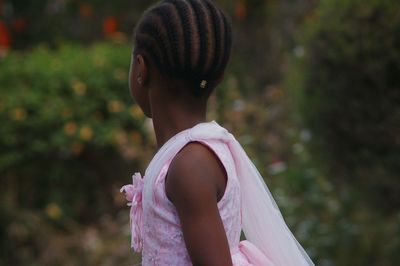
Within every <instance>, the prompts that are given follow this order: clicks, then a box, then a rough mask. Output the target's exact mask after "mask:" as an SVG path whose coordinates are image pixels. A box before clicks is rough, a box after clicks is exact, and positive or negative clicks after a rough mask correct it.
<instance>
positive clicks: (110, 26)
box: [103, 16, 118, 36]
mask: <svg viewBox="0 0 400 266" xmlns="http://www.w3.org/2000/svg"><path fill="white" fill-rule="evenodd" d="M117 27H118V23H117V19H116V18H115V17H114V16H109V17H106V18H105V19H104V20H103V32H104V34H105V35H106V36H110V35H112V34H113V33H115V32H116V31H117Z"/></svg>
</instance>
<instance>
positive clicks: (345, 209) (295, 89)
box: [286, 0, 400, 265]
mask: <svg viewBox="0 0 400 266" xmlns="http://www.w3.org/2000/svg"><path fill="white" fill-rule="evenodd" d="M399 12H400V3H399V2H396V1H375V0H372V1H359V0H353V1H330V0H326V1H321V2H320V3H319V4H318V5H317V7H316V10H315V12H314V15H312V16H310V17H309V18H308V21H307V22H306V23H305V24H304V25H303V26H302V29H301V30H300V31H299V32H298V35H299V37H298V40H299V44H298V46H297V47H296V48H295V49H294V56H292V58H293V60H292V68H290V70H289V72H288V77H287V82H286V86H287V87H288V90H289V93H290V96H291V103H294V104H295V105H296V106H297V108H293V109H292V114H293V117H294V118H295V119H296V121H297V122H298V123H299V126H298V127H299V128H302V127H303V128H304V129H303V131H305V132H309V133H307V134H305V135H304V134H300V135H303V141H299V142H298V144H301V147H302V146H305V147H307V148H308V149H303V148H301V149H300V151H299V152H298V159H296V160H294V161H293V162H294V165H293V166H294V168H293V167H292V171H293V170H294V171H293V172H292V174H294V175H298V174H300V173H303V174H305V175H307V176H309V177H310V179H309V182H308V184H307V185H306V186H305V187H303V188H304V189H306V188H307V189H312V188H313V187H314V188H316V187H318V186H319V185H321V182H323V183H326V186H325V189H323V187H320V189H317V190H313V191H312V195H310V196H307V202H309V203H311V206H313V209H312V212H311V213H309V214H308V215H309V217H313V216H314V215H316V216H317V217H318V218H317V220H316V221H315V223H314V224H313V225H312V226H310V227H309V229H310V231H309V233H310V234H311V235H313V238H314V241H317V242H316V243H318V244H317V245H316V247H317V250H318V249H319V248H321V249H319V250H318V251H317V254H318V256H321V259H322V258H324V259H323V260H321V261H320V262H321V263H324V262H325V263H327V265H331V264H330V263H334V264H337V265H395V264H396V262H398V261H399V259H400V257H399V253H398V250H400V241H399V237H398V236H399V235H400V226H399V224H400V216H399V214H398V210H399V206H400V179H399V172H400V168H399V167H400V164H399V162H400V141H399V125H400V78H399V75H398V73H400V45H399V44H400V32H399V30H398V29H399V28H400V16H399ZM304 136H307V137H306V138H304ZM299 139H300V140H301V138H299ZM304 139H305V141H304ZM298 144H296V145H298ZM297 150H299V149H297ZM296 169H303V170H296ZM295 180H300V179H299V178H295ZM318 194H320V195H319V196H318ZM313 198H314V199H315V201H314V200H312V199H313ZM318 206H319V207H318ZM309 221H310V222H312V221H313V219H312V218H311V219H310V220H309ZM324 221H326V222H327V223H326V224H324ZM321 240H323V241H322V242H320V241H321ZM314 243H315V242H314ZM323 246H325V248H322V247H323ZM314 247H315V246H314ZM321 265H322V264H321Z"/></svg>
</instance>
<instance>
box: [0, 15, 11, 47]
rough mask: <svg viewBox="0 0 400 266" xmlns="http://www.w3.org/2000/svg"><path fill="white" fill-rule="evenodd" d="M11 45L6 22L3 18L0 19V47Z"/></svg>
mask: <svg viewBox="0 0 400 266" xmlns="http://www.w3.org/2000/svg"><path fill="white" fill-rule="evenodd" d="M10 45H11V38H10V34H9V32H8V30H7V27H6V24H5V23H4V22H3V21H2V20H0V47H3V48H9V47H10Z"/></svg>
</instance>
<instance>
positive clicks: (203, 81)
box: [134, 0, 232, 95]
mask: <svg viewBox="0 0 400 266" xmlns="http://www.w3.org/2000/svg"><path fill="white" fill-rule="evenodd" d="M134 42H135V51H134V53H135V54H138V53H140V54H142V55H143V56H144V57H145V59H147V60H149V61H150V62H151V63H153V64H154V66H155V67H156V68H157V69H158V70H159V72H160V73H161V74H163V75H166V76H169V77H173V78H178V79H182V80H185V81H187V82H188V84H190V85H191V86H190V89H192V90H193V93H194V94H195V95H204V94H207V95H208V94H209V93H210V92H211V91H212V90H213V88H214V87H215V86H216V85H217V83H218V80H219V79H220V77H221V76H222V74H223V72H224V70H225V68H226V65H227V63H228V60H229V56H230V52H231V46H232V29H231V24H230V22H229V21H228V19H227V17H226V16H225V14H224V13H223V12H222V10H220V9H219V8H218V7H217V6H216V5H215V4H214V2H213V1H211V0H164V1H161V2H159V3H158V4H156V5H155V6H153V7H151V8H150V9H148V10H147V11H146V12H145V14H144V15H143V17H142V19H141V20H140V21H139V23H138V25H137V27H136V31H135V35H134Z"/></svg>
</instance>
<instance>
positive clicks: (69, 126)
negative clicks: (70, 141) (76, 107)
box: [64, 122, 78, 136]
mask: <svg viewBox="0 0 400 266" xmlns="http://www.w3.org/2000/svg"><path fill="white" fill-rule="evenodd" d="M77 128H78V127H77V125H76V123H75V122H68V123H66V124H65V125H64V132H65V134H67V135H68V136H72V135H74V134H75V132H76V130H77Z"/></svg>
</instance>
